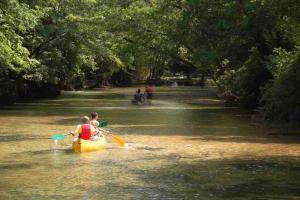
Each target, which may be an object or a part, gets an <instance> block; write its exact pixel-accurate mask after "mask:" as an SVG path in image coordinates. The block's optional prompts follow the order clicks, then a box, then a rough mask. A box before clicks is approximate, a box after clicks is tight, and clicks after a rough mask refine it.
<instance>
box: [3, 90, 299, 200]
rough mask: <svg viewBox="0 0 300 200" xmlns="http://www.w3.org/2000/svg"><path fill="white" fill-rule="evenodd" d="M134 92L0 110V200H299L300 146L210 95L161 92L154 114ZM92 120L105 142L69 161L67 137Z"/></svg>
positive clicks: (79, 95) (87, 94)
mask: <svg viewBox="0 0 300 200" xmlns="http://www.w3.org/2000/svg"><path fill="white" fill-rule="evenodd" d="M133 91H134V88H124V89H107V90H101V91H82V92H65V93H63V95H61V96H60V97H58V98H57V99H53V100H42V101H36V102H30V103H29V102H27V103H18V104H16V105H14V106H10V107H5V109H3V110H0V145H1V151H0V175H1V179H0V199H299V198H300V159H299V155H300V145H299V138H298V137H294V136H282V135H281V132H280V131H282V130H276V129H270V128H265V127H264V126H262V125H260V124H259V123H257V122H255V121H253V119H252V118H251V113H247V112H242V111H240V110H239V109H237V108H225V107H223V105H222V102H220V101H219V100H217V99H216V98H215V91H214V89H213V88H203V89H201V88H181V87H179V88H158V91H157V93H156V94H155V100H154V101H153V102H152V105H143V106H134V105H131V104H130V98H131V96H130V94H131V93H132V92H133ZM92 111H97V112H98V113H99V114H100V116H101V118H103V119H106V120H108V121H109V127H108V128H109V130H111V131H113V132H115V133H116V134H119V135H121V136H122V137H123V138H124V139H125V140H126V141H127V143H128V144H127V147H126V148H124V149H122V148H119V147H118V146H117V144H115V143H114V141H113V140H112V139H110V138H108V139H109V143H108V145H107V148H106V149H105V150H104V151H102V152H95V153H85V154H75V153H73V152H72V151H71V141H72V138H71V137H68V138H66V139H65V140H63V141H61V142H60V143H59V144H57V145H55V144H54V142H53V141H52V140H51V139H50V137H51V135H55V134H61V133H66V132H68V131H69V130H73V129H74V128H75V127H76V125H77V124H78V123H79V122H80V117H82V116H83V115H88V114H89V113H90V112H92Z"/></svg>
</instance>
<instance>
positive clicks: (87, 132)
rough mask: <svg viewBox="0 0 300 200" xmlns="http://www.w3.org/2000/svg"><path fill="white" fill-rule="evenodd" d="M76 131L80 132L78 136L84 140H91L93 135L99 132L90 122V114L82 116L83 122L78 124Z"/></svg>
mask: <svg viewBox="0 0 300 200" xmlns="http://www.w3.org/2000/svg"><path fill="white" fill-rule="evenodd" d="M75 133H77V134H78V138H80V139H83V140H91V139H92V136H94V135H96V134H97V130H96V129H95V127H94V126H93V125H91V124H90V120H89V117H88V116H84V117H83V118H82V124H81V125H78V126H77V129H76V131H75Z"/></svg>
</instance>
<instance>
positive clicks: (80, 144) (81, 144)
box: [72, 137, 106, 153]
mask: <svg viewBox="0 0 300 200" xmlns="http://www.w3.org/2000/svg"><path fill="white" fill-rule="evenodd" d="M105 144H106V140H105V137H103V138H102V139H100V140H97V141H92V140H83V139H76V140H75V141H74V142H73V145H72V146H73V150H74V152H76V153H83V152H92V151H101V150H103V149H104V147H105Z"/></svg>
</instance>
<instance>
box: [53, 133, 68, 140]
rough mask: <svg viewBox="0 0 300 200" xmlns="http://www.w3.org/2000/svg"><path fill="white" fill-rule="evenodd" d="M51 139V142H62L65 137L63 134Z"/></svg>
mask: <svg viewBox="0 0 300 200" xmlns="http://www.w3.org/2000/svg"><path fill="white" fill-rule="evenodd" d="M51 138H52V140H62V139H64V138H65V135H64V134H58V135H53V136H52V137H51Z"/></svg>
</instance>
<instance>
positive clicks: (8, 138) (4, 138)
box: [0, 134, 50, 142]
mask: <svg viewBox="0 0 300 200" xmlns="http://www.w3.org/2000/svg"><path fill="white" fill-rule="evenodd" d="M49 139H50V138H49V137H46V136H37V135H24V134H13V135H12V134H7V135H6V134H5V135H0V142H15V141H26V140H30V141H32V140H49Z"/></svg>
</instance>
